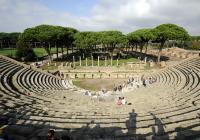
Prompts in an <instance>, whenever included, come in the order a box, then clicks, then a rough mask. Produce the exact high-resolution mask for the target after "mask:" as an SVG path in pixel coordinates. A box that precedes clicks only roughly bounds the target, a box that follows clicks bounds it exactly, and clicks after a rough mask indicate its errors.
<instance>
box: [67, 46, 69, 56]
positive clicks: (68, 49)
mask: <svg viewBox="0 0 200 140" xmlns="http://www.w3.org/2000/svg"><path fill="white" fill-rule="evenodd" d="M68 54H69V48H68V46H67V55H68Z"/></svg>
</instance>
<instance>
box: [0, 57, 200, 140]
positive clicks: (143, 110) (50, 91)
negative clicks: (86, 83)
mask: <svg viewBox="0 0 200 140" xmlns="http://www.w3.org/2000/svg"><path fill="white" fill-rule="evenodd" d="M151 76H153V77H155V78H156V79H157V83H154V84H152V85H149V86H147V87H146V88H145V87H141V88H139V89H135V90H134V91H131V92H130V93H126V94H124V96H125V97H126V98H127V100H128V101H129V102H131V103H132V104H131V105H126V106H123V107H118V106H117V105H116V103H115V102H109V101H107V102H99V101H96V100H93V99H91V98H89V97H88V96H84V95H83V91H82V90H81V89H79V88H77V87H75V86H73V85H72V83H71V82H70V81H67V80H62V79H60V78H58V77H55V76H53V75H51V74H48V73H45V72H43V71H40V70H38V69H33V68H30V67H29V66H27V65H24V64H22V63H19V62H17V61H15V60H12V59H10V58H7V57H3V56H0V80H1V82H0V127H1V129H0V137H5V136H6V137H7V138H9V139H14V140H26V139H27V140H44V139H46V135H47V132H48V130H49V129H55V131H56V137H58V138H62V139H63V140H65V139H73V140H79V139H80V140H91V139H102V140H103V139H105V140H110V139H116V140H126V139H127V140H129V139H133V140H136V139H139V140H140V139H147V140H148V139H156V140H157V139H159V140H162V139H166V140H168V139H181V140H182V139H195V140H197V139H198V138H199V137H200V58H198V57H193V58H190V59H187V60H184V61H182V62H180V63H179V64H177V65H174V66H170V67H168V68H166V69H163V70H161V71H159V72H156V73H152V74H151ZM63 97H64V98H63Z"/></svg>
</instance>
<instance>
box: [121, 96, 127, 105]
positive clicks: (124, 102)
mask: <svg viewBox="0 0 200 140" xmlns="http://www.w3.org/2000/svg"><path fill="white" fill-rule="evenodd" d="M125 104H126V100H125V98H124V97H122V105H125Z"/></svg>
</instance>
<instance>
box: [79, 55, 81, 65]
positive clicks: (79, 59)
mask: <svg viewBox="0 0 200 140" xmlns="http://www.w3.org/2000/svg"><path fill="white" fill-rule="evenodd" d="M79 66H81V56H79Z"/></svg>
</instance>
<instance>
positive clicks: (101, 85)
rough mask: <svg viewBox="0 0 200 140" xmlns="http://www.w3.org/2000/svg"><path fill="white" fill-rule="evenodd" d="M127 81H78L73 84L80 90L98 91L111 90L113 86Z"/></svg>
mask: <svg viewBox="0 0 200 140" xmlns="http://www.w3.org/2000/svg"><path fill="white" fill-rule="evenodd" d="M124 81H127V79H78V80H74V81H73V83H74V84H75V85H76V86H78V87H81V88H84V89H88V90H94V91H98V90H101V89H107V90H113V88H114V86H117V85H120V84H122V83H123V82H124Z"/></svg>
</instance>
